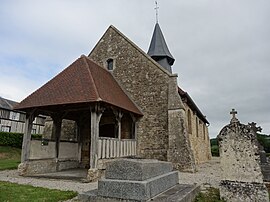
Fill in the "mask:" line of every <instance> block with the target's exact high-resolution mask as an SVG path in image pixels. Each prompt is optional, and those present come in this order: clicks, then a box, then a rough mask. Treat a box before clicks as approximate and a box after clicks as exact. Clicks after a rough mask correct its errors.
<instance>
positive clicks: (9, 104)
mask: <svg viewBox="0 0 270 202" xmlns="http://www.w3.org/2000/svg"><path fill="white" fill-rule="evenodd" d="M16 104H18V103H17V102H15V101H12V100H8V99H5V98H2V97H0V108H2V109H8V110H12V109H13V107H14V105H16Z"/></svg>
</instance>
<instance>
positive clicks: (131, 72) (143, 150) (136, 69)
mask: <svg viewBox="0 0 270 202" xmlns="http://www.w3.org/2000/svg"><path fill="white" fill-rule="evenodd" d="M89 58H90V59H92V60H94V61H95V62H97V63H98V64H99V65H101V66H104V67H105V68H106V61H107V59H109V58H111V59H113V60H114V69H113V71H112V74H113V76H114V77H115V78H116V79H117V81H118V82H119V84H120V85H121V86H122V87H123V89H124V90H125V91H126V93H127V94H128V95H129V97H130V98H131V99H132V100H133V101H134V102H135V103H136V105H137V106H138V107H139V108H140V109H141V111H142V112H143V115H144V116H143V117H142V118H141V119H140V120H139V121H138V125H137V137H136V139H137V152H138V156H139V157H142V158H149V159H152V158H153V159H158V160H162V161H168V160H169V161H171V162H174V163H175V162H179V163H178V164H177V165H176V167H178V168H185V169H186V170H194V166H192V165H193V164H194V158H193V157H192V155H193V153H192V152H191V150H190V144H189V139H188V136H187V134H181V133H179V132H182V131H185V130H184V128H183V127H185V125H186V124H184V123H180V122H181V121H182V119H180V118H179V119H177V121H175V123H171V122H170V121H171V118H174V114H179V109H182V110H183V112H180V115H181V116H182V117H185V115H182V114H183V113H185V111H184V107H183V103H182V101H181V98H180V96H179V95H178V91H177V82H176V79H177V75H173V74H170V73H169V72H168V71H166V70H165V69H164V68H162V67H161V66H160V65H159V64H158V63H156V62H155V61H154V60H152V59H151V58H150V57H149V56H148V55H146V53H144V52H143V51H142V50H141V49H139V48H138V47H137V46H136V45H135V44H134V43H132V42H131V41H130V40H129V39H127V38H126V37H125V36H124V35H123V34H121V33H120V32H119V31H118V30H117V29H116V28H114V27H113V26H111V27H110V28H109V29H108V30H107V31H106V32H105V34H104V35H103V37H102V39H101V40H100V41H99V42H98V44H97V45H96V46H95V48H94V49H93V50H92V52H91V53H90V54H89ZM168 95H169V96H168ZM170 96H171V97H170ZM169 109H170V110H172V111H173V116H171V118H169V116H170V115H168V110H169ZM176 122H179V123H178V125H176ZM169 127H170V128H171V130H169ZM175 127H180V129H179V130H177V131H175V130H174V128H175ZM179 136H181V138H179V139H178V142H177V145H175V144H174V142H173V140H174V139H176V138H178V137H179ZM179 145H180V148H177V147H178V146H179ZM183 148H184V149H183ZM168 151H169V152H168ZM179 154H180V155H179ZM181 158H182V159H181ZM179 159H181V161H179ZM180 164H181V165H180ZM182 164H183V165H182Z"/></svg>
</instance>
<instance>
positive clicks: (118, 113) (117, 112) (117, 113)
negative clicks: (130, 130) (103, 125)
mask: <svg viewBox="0 0 270 202" xmlns="http://www.w3.org/2000/svg"><path fill="white" fill-rule="evenodd" d="M112 111H113V113H114V115H115V119H116V121H117V130H118V131H117V132H118V142H119V147H118V149H117V150H118V151H116V152H117V155H118V156H121V155H122V152H121V151H122V145H121V119H122V117H123V112H121V111H120V110H117V109H115V108H112Z"/></svg>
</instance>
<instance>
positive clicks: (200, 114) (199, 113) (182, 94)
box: [178, 87, 209, 124]
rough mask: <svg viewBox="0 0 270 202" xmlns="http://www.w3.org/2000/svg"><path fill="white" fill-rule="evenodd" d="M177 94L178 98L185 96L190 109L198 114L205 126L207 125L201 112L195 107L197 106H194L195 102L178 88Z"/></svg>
mask: <svg viewBox="0 0 270 202" xmlns="http://www.w3.org/2000/svg"><path fill="white" fill-rule="evenodd" d="M178 93H179V94H180V96H185V97H186V98H187V100H188V102H189V103H190V105H191V106H192V108H193V109H194V110H195V111H196V112H197V113H198V115H199V117H200V118H201V119H202V120H203V121H204V122H205V123H207V124H209V122H208V121H207V119H206V117H205V116H204V115H203V113H202V112H201V110H200V109H199V108H198V107H197V105H196V104H195V102H194V101H193V100H192V98H191V97H190V96H189V94H188V93H187V92H186V91H184V90H182V89H181V88H180V87H178Z"/></svg>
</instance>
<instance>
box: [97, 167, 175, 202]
mask: <svg viewBox="0 0 270 202" xmlns="http://www.w3.org/2000/svg"><path fill="white" fill-rule="evenodd" d="M177 183H178V172H177V171H172V172H169V173H166V174H163V175H159V176H156V177H153V178H150V179H147V180H145V181H132V180H118V179H117V180H116V179H102V180H100V181H99V182H98V196H102V197H110V198H119V199H127V200H138V201H146V200H148V199H150V198H153V197H154V196H156V195H158V194H160V193H162V192H164V191H166V190H168V189H170V188H171V187H173V186H175V185H176V184H177Z"/></svg>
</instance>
